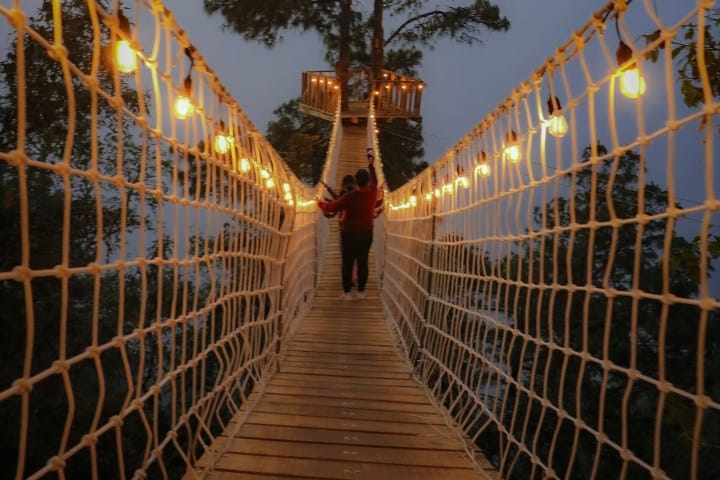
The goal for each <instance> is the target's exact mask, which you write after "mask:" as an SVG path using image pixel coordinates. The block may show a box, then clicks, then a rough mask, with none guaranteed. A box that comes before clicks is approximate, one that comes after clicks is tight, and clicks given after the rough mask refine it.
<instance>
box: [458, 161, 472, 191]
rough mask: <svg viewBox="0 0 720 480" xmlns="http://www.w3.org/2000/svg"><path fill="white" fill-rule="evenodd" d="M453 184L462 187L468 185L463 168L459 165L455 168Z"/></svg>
mask: <svg viewBox="0 0 720 480" xmlns="http://www.w3.org/2000/svg"><path fill="white" fill-rule="evenodd" d="M455 184H456V185H459V186H461V187H463V188H468V187H469V186H470V181H469V180H468V178H467V177H466V176H465V175H464V173H463V168H462V167H461V166H460V165H458V166H457V169H456V175H455Z"/></svg>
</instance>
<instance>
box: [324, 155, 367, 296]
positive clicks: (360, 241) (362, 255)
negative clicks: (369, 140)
mask: <svg viewBox="0 0 720 480" xmlns="http://www.w3.org/2000/svg"><path fill="white" fill-rule="evenodd" d="M368 160H370V164H369V165H368V168H367V169H364V168H362V169H360V170H358V171H357V173H355V183H356V184H357V187H358V188H357V189H356V190H353V191H350V192H348V193H346V194H345V195H343V196H341V197H339V198H337V199H336V200H333V201H331V202H324V201H322V200H320V201H318V206H319V207H320V208H321V209H322V211H323V212H328V213H333V212H338V211H341V210H342V211H343V213H344V217H343V225H342V230H340V239H341V241H340V245H341V252H340V253H341V256H342V286H343V296H342V298H343V299H344V300H351V299H352V298H353V297H352V295H351V293H350V290H351V289H352V276H353V275H352V274H353V267H354V266H355V264H357V277H358V278H357V288H358V293H357V297H358V298H365V285H366V284H367V279H368V255H369V254H370V246H371V245H372V240H373V220H374V216H375V200H376V199H377V176H376V175H375V167H374V166H373V163H372V156H371V155H370V154H368Z"/></svg>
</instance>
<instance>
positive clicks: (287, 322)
mask: <svg viewBox="0 0 720 480" xmlns="http://www.w3.org/2000/svg"><path fill="white" fill-rule="evenodd" d="M10 3H11V4H12V5H11V6H10V5H8V6H5V5H3V6H0V14H2V18H3V19H4V20H5V22H3V26H2V30H0V33H2V34H3V35H9V39H10V41H9V42H7V43H3V48H2V58H1V59H0V75H1V76H2V79H0V119H1V120H0V121H1V122H2V129H0V251H2V252H3V253H2V256H0V298H1V299H2V308H1V309H0V324H2V326H3V334H2V336H1V338H0V359H1V361H2V368H0V425H2V428H0V457H1V458H2V462H0V463H2V471H3V475H2V476H3V478H15V479H21V478H40V477H44V476H52V477H58V478H93V479H98V478H121V479H124V478H180V477H182V475H183V474H184V473H185V472H186V470H187V469H193V468H196V469H197V470H196V473H197V475H198V477H199V478H200V477H202V475H203V473H204V471H203V470H201V467H200V466H199V465H198V463H197V461H198V460H199V459H200V458H201V457H203V464H202V465H203V468H205V469H207V468H210V467H211V466H212V459H213V457H212V455H213V454H216V455H217V454H219V453H221V452H217V451H211V446H212V445H213V441H214V440H215V438H216V437H217V436H218V435H219V434H220V433H221V432H222V431H223V430H225V429H226V428H227V427H228V425H229V424H230V419H231V418H232V417H233V415H234V414H235V413H236V412H237V411H238V410H239V409H240V408H241V407H242V406H243V405H244V404H245V403H246V402H248V399H249V398H250V393H251V392H253V391H256V392H258V391H262V388H263V385H264V382H265V380H266V378H267V375H268V373H270V372H272V370H273V369H274V368H275V366H276V363H277V358H278V353H279V352H280V350H281V346H282V343H283V339H284V338H285V336H286V335H287V334H288V332H290V331H291V329H292V327H293V325H294V322H295V320H296V319H297V318H298V317H299V316H301V315H302V314H303V312H304V311H305V309H306V308H307V307H308V305H309V302H310V300H311V299H312V297H313V295H314V291H315V284H316V275H317V269H318V257H317V252H318V251H324V249H322V248H318V242H319V240H318V238H319V237H321V236H322V232H320V235H318V228H320V229H322V228H323V227H322V224H323V222H318V218H320V216H319V214H318V212H317V208H316V205H315V197H316V196H317V195H318V191H317V190H312V189H309V188H307V187H305V186H304V185H303V184H302V183H301V182H300V181H298V180H297V179H296V178H295V176H294V175H292V174H290V173H289V171H288V170H287V167H286V165H285V164H284V163H283V161H282V159H281V158H280V157H279V155H278V154H277V153H276V152H275V151H274V150H273V149H272V148H271V146H270V145H269V143H268V142H267V141H266V140H265V139H264V138H263V137H262V136H261V135H260V134H258V133H257V130H256V128H255V127H254V126H253V124H252V123H251V122H250V121H249V120H248V119H247V117H246V116H245V114H244V113H243V111H242V109H241V108H240V107H239V106H238V104H237V103H236V102H235V100H233V98H232V97H231V96H230V94H229V93H228V91H227V90H226V89H225V88H224V87H223V85H222V84H221V83H220V80H219V79H218V78H217V77H216V76H215V74H214V73H213V71H212V70H211V69H210V67H209V66H208V65H207V64H206V63H205V61H204V59H203V58H202V56H201V55H200V53H199V52H198V51H197V50H196V49H195V48H194V47H193V46H192V43H191V42H190V39H189V38H188V36H187V35H186V34H185V32H184V31H183V30H182V29H181V28H180V27H179V26H178V25H177V24H176V22H175V21H174V19H173V16H172V14H171V12H170V11H169V10H167V9H166V8H165V7H164V6H163V4H162V2H160V1H149V0H145V1H143V0H139V1H137V2H123V3H121V2H119V1H114V2H111V1H85V0H68V1H63V2H60V1H52V2H35V3H34V4H32V5H33V6H32V7H31V6H30V5H31V4H30V3H29V2H21V1H19V0H14V1H13V2H10ZM212 448H213V449H214V448H215V447H212Z"/></svg>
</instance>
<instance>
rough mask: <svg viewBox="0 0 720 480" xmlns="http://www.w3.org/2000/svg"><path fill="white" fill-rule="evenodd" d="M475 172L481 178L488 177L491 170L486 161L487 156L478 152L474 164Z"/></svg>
mask: <svg viewBox="0 0 720 480" xmlns="http://www.w3.org/2000/svg"><path fill="white" fill-rule="evenodd" d="M476 164H477V165H476V167H475V172H477V173H480V175H481V176H483V177H489V176H490V173H491V170H490V163H489V162H488V161H487V154H486V153H485V152H483V151H482V150H480V153H478V156H477V162H476Z"/></svg>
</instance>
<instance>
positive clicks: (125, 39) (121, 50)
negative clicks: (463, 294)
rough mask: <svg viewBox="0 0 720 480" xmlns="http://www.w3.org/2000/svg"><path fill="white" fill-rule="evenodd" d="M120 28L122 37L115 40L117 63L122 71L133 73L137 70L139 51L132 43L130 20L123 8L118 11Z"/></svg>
mask: <svg viewBox="0 0 720 480" xmlns="http://www.w3.org/2000/svg"><path fill="white" fill-rule="evenodd" d="M118 29H119V30H120V33H121V34H122V37H121V38H120V39H118V40H117V41H116V42H115V48H114V50H115V64H116V65H117V69H118V71H119V72H121V73H132V72H134V71H135V70H137V52H135V49H134V48H133V47H132V44H131V43H130V38H131V37H132V33H131V32H130V21H129V20H128V19H127V17H126V16H125V14H123V12H122V10H119V11H118Z"/></svg>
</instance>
